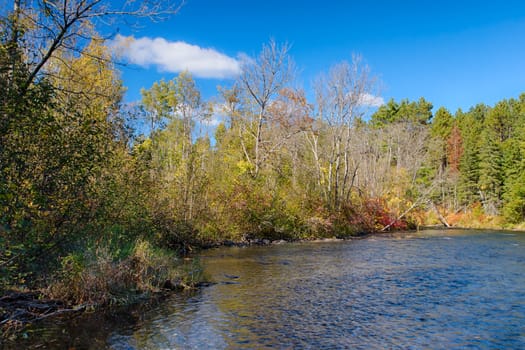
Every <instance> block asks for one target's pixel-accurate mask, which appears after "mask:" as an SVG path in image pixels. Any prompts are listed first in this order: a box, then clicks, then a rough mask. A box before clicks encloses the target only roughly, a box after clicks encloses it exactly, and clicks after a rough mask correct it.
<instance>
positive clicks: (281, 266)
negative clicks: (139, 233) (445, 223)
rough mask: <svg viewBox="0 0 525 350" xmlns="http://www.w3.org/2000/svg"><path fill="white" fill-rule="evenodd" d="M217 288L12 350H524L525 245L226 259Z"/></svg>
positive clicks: (504, 235)
mask: <svg viewBox="0 0 525 350" xmlns="http://www.w3.org/2000/svg"><path fill="white" fill-rule="evenodd" d="M202 261H203V263H204V264H205V266H206V272H207V274H209V275H210V276H212V278H213V280H214V282H215V283H214V284H213V285H211V286H209V287H206V288H203V289H201V290H199V291H198V292H196V293H194V294H189V295H175V296H171V297H169V298H167V299H165V300H162V301H156V302H152V303H149V304H144V305H138V306H135V307H132V308H128V309H120V310H111V311H108V312H105V313H96V314H92V315H84V316H82V317H77V318H74V319H71V320H64V321H61V322H55V323H49V324H45V325H39V326H38V328H37V329H34V330H33V331H32V333H30V334H29V339H28V340H22V343H17V344H16V345H17V346H15V345H13V344H9V345H6V347H4V348H6V349H11V348H13V349H14V348H16V349H18V348H21V345H22V348H57V349H64V348H75V349H104V348H108V349H203V348H210V349H237V348H249V349H252V348H271V347H273V348H312V349H318V348H319V349H320V348H329V349H338V348H357V349H382V348H391V349H405V348H432V349H436V348H438V349H450V348H475V349H478V348H482V349H483V348H486V349H491V348H524V347H525V274H524V273H523V271H525V234H519V233H511V232H490V231H464V230H446V231H442V230H434V231H424V232H419V233H408V234H402V235H393V236H390V237H388V238H387V237H381V236H371V237H368V238H366V239H363V240H357V241H347V242H336V243H334V242H332V243H299V244H283V245H278V246H273V247H248V248H219V249H215V250H210V251H206V252H205V253H204V254H203V256H202Z"/></svg>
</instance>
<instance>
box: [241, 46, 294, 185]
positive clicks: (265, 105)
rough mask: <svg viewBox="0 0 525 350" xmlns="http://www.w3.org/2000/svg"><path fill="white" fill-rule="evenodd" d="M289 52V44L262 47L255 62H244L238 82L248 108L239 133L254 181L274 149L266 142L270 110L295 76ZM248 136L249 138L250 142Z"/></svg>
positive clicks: (250, 60) (248, 60) (245, 109)
mask: <svg viewBox="0 0 525 350" xmlns="http://www.w3.org/2000/svg"><path fill="white" fill-rule="evenodd" d="M289 49H290V47H289V46H288V45H287V44H284V45H278V44H276V43H275V41H273V40H271V41H270V43H269V44H268V45H263V49H262V52H261V53H260V54H259V56H258V57H257V58H256V59H254V60H252V59H247V60H245V62H244V65H243V70H242V74H241V76H240V78H239V82H238V87H239V93H240V94H241V95H242V96H243V97H244V100H243V102H244V103H245V104H246V108H244V111H245V115H243V117H242V119H241V120H240V123H239V127H240V128H239V132H240V133H241V135H240V136H241V138H240V139H241V144H242V147H243V153H244V155H245V158H246V161H247V162H248V163H249V164H250V165H251V167H252V169H253V170H252V171H251V174H252V176H253V177H257V176H258V174H259V171H260V169H261V165H262V164H263V163H264V162H265V161H266V160H267V159H268V157H269V155H270V154H271V153H272V150H274V149H275V147H272V146H271V145H270V143H271V141H270V140H268V139H266V137H265V129H267V128H268V126H269V121H270V119H271V115H270V113H269V108H270V106H271V104H272V101H274V100H275V99H276V98H277V97H278V94H279V92H280V91H281V90H282V89H284V88H285V87H286V86H287V85H288V84H289V83H290V82H291V81H292V80H293V78H294V75H295V66H294V63H293V62H292V60H291V59H290V57H289V55H288V52H289ZM245 135H249V136H248V140H246V139H245V137H244V136H245ZM274 146H275V145H274Z"/></svg>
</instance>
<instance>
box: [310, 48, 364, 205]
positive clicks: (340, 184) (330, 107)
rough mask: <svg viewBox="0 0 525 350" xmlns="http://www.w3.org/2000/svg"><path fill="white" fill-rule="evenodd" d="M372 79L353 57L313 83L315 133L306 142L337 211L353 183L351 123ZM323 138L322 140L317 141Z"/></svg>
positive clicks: (358, 113) (360, 109) (357, 117)
mask: <svg viewBox="0 0 525 350" xmlns="http://www.w3.org/2000/svg"><path fill="white" fill-rule="evenodd" d="M373 87H374V79H373V78H371V77H370V73H369V68H368V67H367V66H366V65H364V64H363V63H362V62H361V58H360V57H358V56H354V57H353V60H352V63H348V62H343V63H340V64H337V65H335V66H334V67H333V68H332V69H330V71H329V72H328V74H326V75H322V76H321V77H319V78H318V80H317V81H316V83H315V91H316V102H317V116H316V118H317V122H316V124H315V125H316V126H317V127H316V130H312V131H311V132H310V133H308V135H307V141H308V143H309V144H310V148H311V151H312V154H313V158H314V160H315V162H316V164H315V167H316V168H317V171H318V184H319V186H320V187H321V188H322V193H323V194H324V196H325V199H326V201H327V203H328V204H329V206H330V207H331V208H333V209H339V208H340V206H341V204H342V201H344V200H348V199H349V196H350V192H351V190H352V188H353V186H354V184H355V179H356V176H357V173H358V168H359V164H357V163H356V162H355V160H356V159H357V158H355V154H352V142H356V141H358V140H356V139H355V137H354V136H353V134H354V132H355V130H354V124H355V122H356V120H360V118H361V117H362V116H363V113H364V108H365V107H366V102H365V99H366V98H367V97H368V96H370V95H371V91H372V88H373ZM320 137H321V138H324V140H320Z"/></svg>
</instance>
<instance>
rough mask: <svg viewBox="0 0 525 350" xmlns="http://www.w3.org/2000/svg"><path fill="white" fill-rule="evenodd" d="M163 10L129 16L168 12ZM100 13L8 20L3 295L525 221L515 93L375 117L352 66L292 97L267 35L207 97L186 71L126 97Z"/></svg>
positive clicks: (76, 10) (291, 68)
mask: <svg viewBox="0 0 525 350" xmlns="http://www.w3.org/2000/svg"><path fill="white" fill-rule="evenodd" d="M162 3H163V4H162V5H158V7H142V6H141V5H140V6H139V5H136V4H135V6H138V7H134V8H127V9H126V11H127V12H126V15H127V16H143V17H148V16H153V15H167V14H170V13H175V12H176V11H177V9H178V7H177V4H171V3H170V4H169V2H162ZM108 6H110V5H105V4H104V2H101V1H43V2H42V1H26V2H20V1H15V2H14V7H13V10H12V11H8V12H6V11H7V10H4V12H6V13H2V16H1V18H0V25H1V27H0V90H1V91H0V150H1V151H0V292H2V293H4V292H6V291H8V290H13V289H16V290H38V291H40V292H41V293H43V295H45V296H46V297H49V298H57V299H61V300H64V301H66V302H68V303H70V304H72V305H75V304H85V303H95V304H104V303H120V302H124V301H125V300H127V299H128V298H129V291H134V292H135V293H137V294H139V293H143V292H148V291H149V292H153V291H156V290H159V289H161V288H163V287H165V286H166V282H167V281H172V280H179V281H181V282H180V283H182V284H183V285H191V283H193V282H195V279H197V278H198V277H196V276H195V273H194V272H195V271H194V270H193V269H194V267H193V266H184V265H183V264H182V262H183V260H182V259H181V258H180V256H181V255H184V254H188V253H191V252H192V251H194V250H195V249H198V248H199V247H207V246H213V245H216V244H223V243H225V242H249V241H256V240H268V241H273V240H287V241H294V240H308V239H314V238H328V237H340V238H347V237H352V236H356V235H361V234H365V233H370V232H381V231H388V230H407V229H417V228H418V227H420V226H426V225H447V226H448V225H451V226H460V227H476V228H483V227H497V228H516V229H520V228H521V229H523V228H525V225H524V221H525V94H522V95H520V96H517V97H509V98H508V99H504V100H501V101H499V102H497V103H496V104H494V105H490V106H489V105H485V104H483V103H480V104H477V105H475V106H472V107H471V108H470V109H469V110H468V111H462V110H458V111H454V112H451V111H448V110H447V109H446V108H444V107H438V106H434V105H433V104H432V103H431V101H427V100H426V99H425V98H423V97H422V98H420V99H419V100H417V101H410V100H406V99H405V100H400V101H394V100H390V101H388V102H387V103H386V104H384V105H382V106H380V107H378V108H374V107H372V106H370V103H369V101H368V100H369V98H370V97H371V96H374V95H375V94H376V93H377V86H378V81H377V78H376V77H375V76H374V74H373V73H372V72H371V71H370V69H369V68H368V66H367V65H366V63H365V62H364V60H363V59H362V58H361V57H359V56H355V57H352V58H351V59H350V60H348V61H342V62H340V63H338V64H336V65H334V66H332V67H331V68H330V69H328V70H327V71H326V72H321V73H320V74H319V76H318V79H316V80H315V82H314V84H313V86H309V87H307V88H306V87H305V88H300V87H298V83H297V81H298V79H297V78H298V69H297V66H296V64H295V63H294V61H293V58H292V52H290V51H291V50H290V46H289V45H287V44H280V43H276V42H275V41H272V40H270V41H269V42H268V43H266V44H264V45H262V48H261V51H260V53H259V54H258V55H257V56H256V57H252V58H251V59H249V60H246V61H245V62H244V63H243V66H242V72H241V74H240V75H239V76H238V78H237V79H236V80H235V81H232V83H231V85H229V86H223V87H220V88H218V90H217V97H216V98H213V99H210V100H205V99H204V98H203V97H202V95H201V92H200V91H199V87H198V85H197V83H196V81H195V80H194V78H193V77H192V75H191V73H190V72H182V73H180V74H179V75H177V76H175V77H173V79H170V80H161V81H158V82H156V83H155V84H153V85H152V86H150V87H146V88H144V89H143V90H142V91H141V95H142V100H141V101H140V102H139V103H136V104H130V103H125V102H124V94H125V91H126V87H125V86H124V85H123V82H122V80H121V79H120V76H119V65H118V63H117V62H118V58H116V57H114V53H113V52H112V51H111V49H110V47H109V46H108V45H107V40H106V38H104V37H103V36H102V35H100V34H99V33H97V32H96V30H95V27H96V26H95V25H94V23H95V21H97V20H98V19H99V18H102V17H103V18H112V16H117V17H118V16H121V15H122V11H121V10H120V9H112V8H110V7H108ZM212 120H218V121H219V123H218V124H217V125H216V127H214V129H213V132H212V133H206V132H202V131H201V130H202V128H203V126H205V125H210V124H211V121H212ZM137 125H141V126H140V127H135V126H137Z"/></svg>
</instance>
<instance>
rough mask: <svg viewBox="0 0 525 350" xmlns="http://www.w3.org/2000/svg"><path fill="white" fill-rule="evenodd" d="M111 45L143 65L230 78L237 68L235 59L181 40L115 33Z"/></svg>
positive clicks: (200, 75) (129, 60)
mask: <svg viewBox="0 0 525 350" xmlns="http://www.w3.org/2000/svg"><path fill="white" fill-rule="evenodd" d="M112 47H113V48H114V50H115V51H117V53H118V54H119V55H121V56H122V57H123V58H124V59H126V60H127V61H128V62H129V63H133V64H137V65H140V66H143V67H148V66H151V65H155V66H157V68H158V69H159V70H161V71H166V72H172V73H179V72H182V71H184V70H188V71H189V72H191V73H192V74H193V75H194V76H196V77H200V78H232V77H235V76H237V75H238V74H239V73H240V71H241V64H240V62H239V61H238V60H237V59H235V58H232V57H229V56H227V55H225V54H222V53H220V52H218V51H216V50H214V49H210V48H202V47H199V46H197V45H191V44H188V43H185V42H183V41H167V40H166V39H163V38H154V39H151V38H148V37H143V38H138V39H136V38H134V37H133V36H122V35H117V36H116V37H115V39H114V40H113V42H112Z"/></svg>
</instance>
